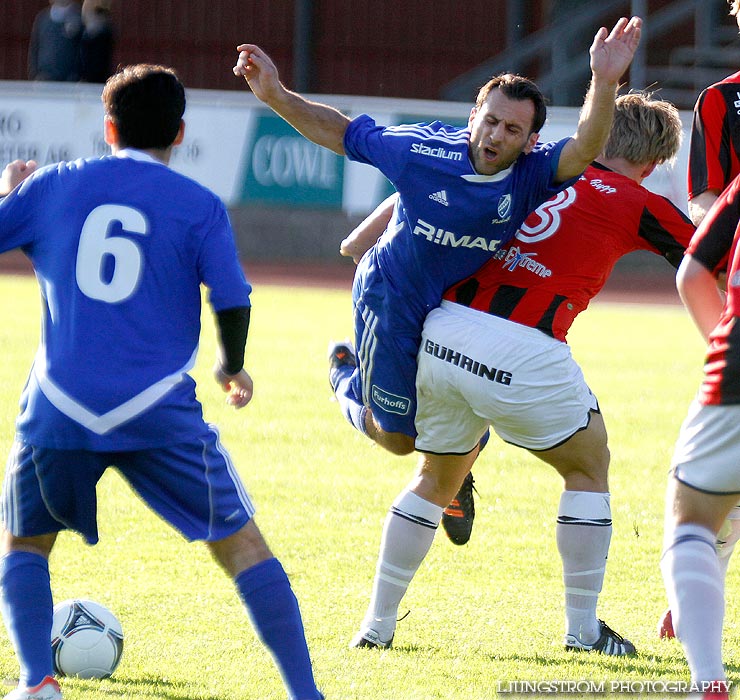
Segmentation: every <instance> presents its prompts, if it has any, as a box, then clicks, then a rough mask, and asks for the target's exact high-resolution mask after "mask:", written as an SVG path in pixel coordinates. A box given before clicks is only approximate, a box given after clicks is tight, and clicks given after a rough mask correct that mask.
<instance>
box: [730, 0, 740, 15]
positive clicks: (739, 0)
mask: <svg viewBox="0 0 740 700" xmlns="http://www.w3.org/2000/svg"><path fill="white" fill-rule="evenodd" d="M728 2H729V3H730V14H731V15H735V17H737V13H738V12H740V0H728Z"/></svg>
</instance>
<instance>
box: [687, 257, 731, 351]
mask: <svg viewBox="0 0 740 700" xmlns="http://www.w3.org/2000/svg"><path fill="white" fill-rule="evenodd" d="M676 287H677V288H678V293H679V295H680V297H681V301H683V303H684V306H686V309H687V311H688V312H689V315H690V316H691V319H692V320H693V321H694V323H695V324H696V327H697V328H698V329H699V332H700V333H701V335H702V337H703V338H704V340H705V341H707V342H708V341H709V334H710V333H711V332H712V330H713V329H714V327H715V326H716V325H717V322H718V321H719V319H720V316H721V315H722V309H723V308H724V295H723V294H722V292H721V291H720V289H719V288H718V287H717V280H716V278H715V276H714V275H713V274H712V272H711V270H708V269H707V268H706V267H704V265H702V264H701V263H700V262H699V261H698V260H696V259H695V258H694V257H692V256H691V255H686V256H685V257H684V259H683V260H682V261H681V265H680V266H679V268H678V273H677V274H676Z"/></svg>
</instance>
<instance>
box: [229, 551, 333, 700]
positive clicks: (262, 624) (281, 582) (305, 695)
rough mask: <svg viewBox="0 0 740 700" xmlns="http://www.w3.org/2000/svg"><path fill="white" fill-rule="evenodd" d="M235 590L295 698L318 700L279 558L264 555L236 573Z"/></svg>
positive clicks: (294, 602)
mask: <svg viewBox="0 0 740 700" xmlns="http://www.w3.org/2000/svg"><path fill="white" fill-rule="evenodd" d="M236 585H237V588H238V589H239V594H240V595H241V597H242V600H243V601H244V604H245V605H246V607H247V611H248V612H249V616H250V618H251V620H252V624H253V625H254V627H255V630H256V631H257V634H258V636H259V638H260V640H261V641H262V642H263V644H265V646H266V647H267V648H268V649H269V650H270V653H271V654H272V657H273V659H274V660H275V663H276V664H277V667H278V669H279V670H280V674H281V676H282V677H283V682H284V683H285V686H286V687H287V689H288V692H289V693H290V697H291V698H295V700H320V698H322V697H323V696H322V695H321V693H320V692H319V691H318V689H317V688H316V683H315V681H314V677H313V670H312V668H311V659H310V657H309V653H308V646H307V645H306V636H305V632H304V630H303V621H302V620H301V612H300V610H299V608H298V601H297V600H296V597H295V595H294V593H293V589H292V588H291V587H290V582H289V581H288V576H287V575H286V573H285V571H284V570H283V567H282V565H281V564H280V562H279V561H278V560H277V559H275V558H272V559H267V560H265V561H262V562H260V563H259V564H255V565H254V566H252V567H250V568H249V569H246V570H245V571H242V572H241V573H240V574H239V575H238V576H237V577H236Z"/></svg>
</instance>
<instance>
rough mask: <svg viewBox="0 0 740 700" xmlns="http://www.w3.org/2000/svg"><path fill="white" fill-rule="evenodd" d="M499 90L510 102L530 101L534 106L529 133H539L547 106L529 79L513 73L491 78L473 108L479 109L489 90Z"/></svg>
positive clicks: (545, 116) (545, 117) (480, 92)
mask: <svg viewBox="0 0 740 700" xmlns="http://www.w3.org/2000/svg"><path fill="white" fill-rule="evenodd" d="M496 89H498V90H501V92H502V93H503V94H504V95H506V97H508V98H509V99H510V100H530V101H531V102H532V104H533V105H534V118H533V119H532V130H531V132H530V133H539V131H540V129H541V128H542V127H543V126H544V125H545V119H547V105H546V104H545V96H544V95H543V94H542V93H541V92H540V89H539V88H538V87H537V85H536V84H535V83H534V82H533V81H531V80H530V79H529V78H525V77H523V76H521V75H516V74H515V73H499V74H498V75H495V76H494V77H493V78H491V79H490V80H489V81H488V82H487V83H486V84H485V85H484V86H483V87H482V88H481V89H480V90H479V91H478V97H477V98H476V100H475V106H476V107H477V108H478V109H480V107H481V106H482V105H483V103H484V102H485V101H486V99H487V98H488V95H489V94H490V93H491V90H496Z"/></svg>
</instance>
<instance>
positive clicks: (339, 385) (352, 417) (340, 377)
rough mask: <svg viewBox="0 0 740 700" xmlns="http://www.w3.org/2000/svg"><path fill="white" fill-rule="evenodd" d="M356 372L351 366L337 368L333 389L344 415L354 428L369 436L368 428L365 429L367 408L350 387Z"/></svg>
mask: <svg viewBox="0 0 740 700" xmlns="http://www.w3.org/2000/svg"><path fill="white" fill-rule="evenodd" d="M354 371H355V368H354V367H350V366H344V367H337V368H336V369H335V370H334V375H333V379H332V387H333V388H334V394H335V395H336V397H337V402H338V403H339V408H340V410H341V411H342V415H343V416H344V417H345V418H346V419H347V420H348V421H349V422H350V423H351V424H352V427H354V428H355V429H357V430H359V431H360V432H361V433H362V434H363V435H367V428H366V427H365V414H366V413H367V408H366V407H365V406H364V404H363V403H362V401H361V400H360V399H359V398H357V396H355V393H354V392H353V391H352V388H351V386H350V381H351V379H352V374H353V372H354Z"/></svg>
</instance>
